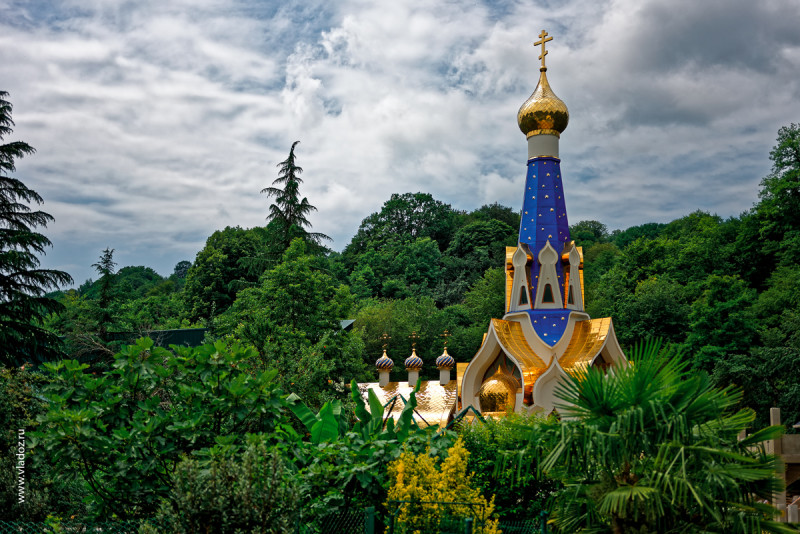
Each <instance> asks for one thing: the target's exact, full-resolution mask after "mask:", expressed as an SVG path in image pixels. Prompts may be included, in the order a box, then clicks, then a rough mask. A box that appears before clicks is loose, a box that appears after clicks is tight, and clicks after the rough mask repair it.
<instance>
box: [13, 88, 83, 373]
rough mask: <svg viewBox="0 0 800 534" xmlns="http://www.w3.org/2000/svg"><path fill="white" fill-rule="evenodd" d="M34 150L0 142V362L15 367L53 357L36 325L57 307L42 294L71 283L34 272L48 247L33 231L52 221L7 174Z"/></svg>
mask: <svg viewBox="0 0 800 534" xmlns="http://www.w3.org/2000/svg"><path fill="white" fill-rule="evenodd" d="M7 96H8V93H7V92H5V91H0V142H1V141H3V140H4V139H5V137H6V136H8V135H10V134H11V133H12V131H13V129H12V127H13V126H14V121H13V120H12V119H11V107H12V106H11V103H10V102H9V101H7V100H6V97H7ZM33 152H34V149H33V147H31V146H30V145H28V144H27V143H25V142H22V141H12V142H10V143H5V144H0V364H3V365H20V364H21V363H22V362H25V361H37V362H38V361H41V360H45V359H51V358H54V357H56V356H57V355H58V354H59V353H58V351H57V347H58V338H56V336H54V335H53V334H52V333H50V332H48V331H47V330H45V329H43V328H42V327H41V323H42V321H43V320H44V319H45V318H46V317H47V315H48V314H50V313H53V312H56V311H59V310H61V305H60V304H59V303H58V302H57V301H55V300H53V299H51V298H48V297H47V296H45V294H46V293H47V291H48V290H51V289H57V288H58V286H60V285H65V284H70V283H72V277H71V276H70V275H69V274H67V273H65V272H63V271H58V270H53V269H40V268H39V265H40V262H39V258H38V256H39V255H40V254H44V253H45V249H46V248H47V247H49V246H51V245H52V243H51V242H50V240H49V239H48V238H47V237H45V236H44V235H43V234H40V233H39V232H37V231H36V229H37V228H39V227H46V226H47V223H49V222H51V221H52V220H53V217H52V216H51V215H50V214H48V213H45V212H43V211H41V210H32V209H31V207H30V205H31V204H41V203H42V202H43V200H42V197H41V196H39V194H38V193H36V191H33V190H32V189H29V188H28V187H27V186H26V185H25V184H24V183H22V182H21V181H20V180H17V179H16V178H12V177H11V176H10V175H11V173H13V172H14V171H15V170H16V164H15V161H16V160H17V159H19V158H22V157H24V156H26V155H29V154H32V153H33Z"/></svg>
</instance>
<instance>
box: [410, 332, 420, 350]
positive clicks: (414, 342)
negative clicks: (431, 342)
mask: <svg viewBox="0 0 800 534" xmlns="http://www.w3.org/2000/svg"><path fill="white" fill-rule="evenodd" d="M408 339H410V340H411V348H412V349H416V348H417V340H418V339H419V336H418V335H417V332H416V331H414V332H411V335H410V336H408Z"/></svg>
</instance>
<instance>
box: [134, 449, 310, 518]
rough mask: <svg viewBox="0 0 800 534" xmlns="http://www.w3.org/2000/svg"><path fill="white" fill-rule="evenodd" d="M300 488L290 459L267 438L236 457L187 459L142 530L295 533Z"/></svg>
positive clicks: (177, 470)
mask: <svg viewBox="0 0 800 534" xmlns="http://www.w3.org/2000/svg"><path fill="white" fill-rule="evenodd" d="M298 486H299V484H298V481H297V479H296V475H295V473H293V472H292V470H291V468H290V467H289V466H288V465H287V462H286V460H285V459H284V458H283V457H282V456H281V455H280V453H278V452H277V451H276V450H271V451H270V450H269V449H268V448H267V446H266V445H265V444H264V442H263V441H259V442H256V443H254V444H252V445H250V446H249V447H248V448H247V449H246V450H245V451H244V453H243V454H242V455H241V456H237V457H230V456H223V457H219V458H214V459H213V460H211V462H210V463H208V462H205V463H202V462H199V461H198V460H192V459H185V460H183V461H182V462H181V463H179V464H178V466H177V468H176V469H175V473H174V474H173V475H172V490H171V491H170V494H169V500H168V501H165V502H164V503H163V504H162V505H161V508H160V509H159V511H158V514H157V515H156V517H155V520H153V521H152V522H151V524H150V525H148V526H147V527H143V528H142V529H141V530H140V531H139V532H140V534H160V533H174V534H184V533H194V532H197V533H200V532H220V533H222V532H231V533H234V532H241V533H247V534H283V533H287V532H293V531H294V528H295V526H296V522H297V520H298V514H299V509H300V506H301V503H300V501H299V500H298V496H299V491H298Z"/></svg>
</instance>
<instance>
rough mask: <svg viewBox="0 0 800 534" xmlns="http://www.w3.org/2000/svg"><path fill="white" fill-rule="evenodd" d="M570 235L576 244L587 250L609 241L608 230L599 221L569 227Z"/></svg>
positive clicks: (584, 222) (582, 222)
mask: <svg viewBox="0 0 800 534" xmlns="http://www.w3.org/2000/svg"><path fill="white" fill-rule="evenodd" d="M569 235H570V237H571V238H572V239H573V240H574V241H575V244H576V245H578V246H579V247H584V248H585V249H588V248H591V247H593V246H594V245H598V244H600V243H605V242H607V241H608V237H609V236H608V228H607V227H606V225H605V224H603V223H601V222H599V221H580V222H579V223H577V224H573V225H572V226H570V227H569Z"/></svg>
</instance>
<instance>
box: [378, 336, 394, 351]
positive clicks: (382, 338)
mask: <svg viewBox="0 0 800 534" xmlns="http://www.w3.org/2000/svg"><path fill="white" fill-rule="evenodd" d="M378 339H380V340H381V341H383V347H382V348H383V350H386V347H388V346H389V340H390V339H392V338H391V337H389V334H387V333H386V332H384V333H383V335H382V336H381V337H380V338H378Z"/></svg>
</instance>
